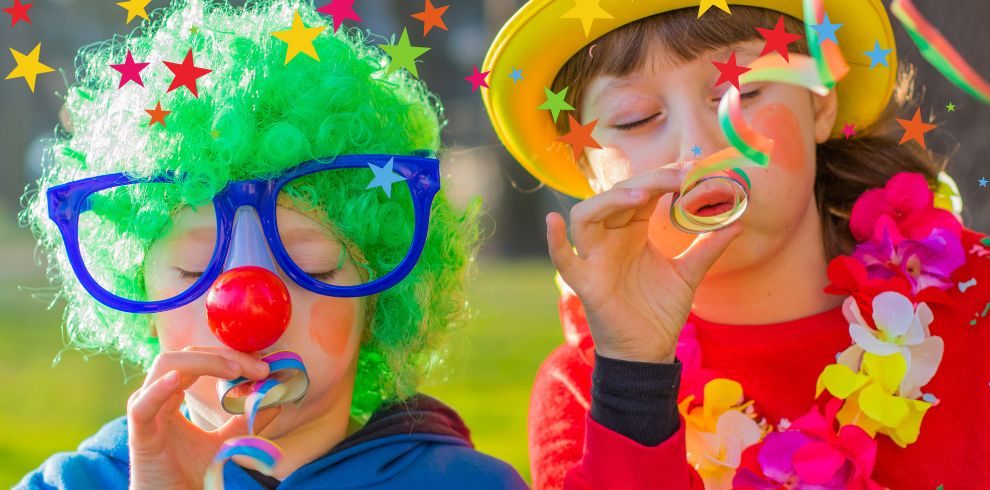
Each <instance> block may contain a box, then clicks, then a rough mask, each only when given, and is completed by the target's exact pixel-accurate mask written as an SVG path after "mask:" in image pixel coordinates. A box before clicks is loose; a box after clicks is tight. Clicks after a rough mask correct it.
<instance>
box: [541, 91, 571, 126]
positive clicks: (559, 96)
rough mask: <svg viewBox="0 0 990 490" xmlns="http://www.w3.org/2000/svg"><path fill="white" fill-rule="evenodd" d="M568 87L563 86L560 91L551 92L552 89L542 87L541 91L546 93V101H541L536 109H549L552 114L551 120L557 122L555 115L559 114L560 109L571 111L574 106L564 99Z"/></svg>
mask: <svg viewBox="0 0 990 490" xmlns="http://www.w3.org/2000/svg"><path fill="white" fill-rule="evenodd" d="M569 88H570V87H564V89H563V90H561V91H560V93H556V94H555V93H553V91H552V90H550V89H548V88H546V87H544V88H543V91H544V92H546V94H547V101H546V102H544V103H543V105H541V106H540V107H537V109H541V110H547V111H550V114H552V115H553V122H557V116H559V115H560V111H573V110H574V108H573V107H571V105H570V104H568V103H567V102H565V101H564V97H567V89H569Z"/></svg>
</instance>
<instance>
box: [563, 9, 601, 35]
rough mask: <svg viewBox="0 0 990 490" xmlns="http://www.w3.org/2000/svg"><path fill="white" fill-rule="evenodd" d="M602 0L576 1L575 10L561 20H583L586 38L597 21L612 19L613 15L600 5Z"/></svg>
mask: <svg viewBox="0 0 990 490" xmlns="http://www.w3.org/2000/svg"><path fill="white" fill-rule="evenodd" d="M599 2H601V0H574V8H572V9H570V10H568V11H567V12H565V13H564V15H561V16H560V18H561V19H581V28H583V29H584V37H588V34H590V33H591V24H592V23H593V22H595V19H612V18H613V17H612V14H610V13H608V12H606V11H605V9H603V8H602V7H601V5H599Z"/></svg>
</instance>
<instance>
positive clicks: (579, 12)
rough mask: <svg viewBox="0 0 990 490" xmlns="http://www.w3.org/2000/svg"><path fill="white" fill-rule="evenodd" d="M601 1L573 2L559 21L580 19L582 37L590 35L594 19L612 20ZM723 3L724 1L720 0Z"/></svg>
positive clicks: (583, 0) (581, 0) (577, 0)
mask: <svg viewBox="0 0 990 490" xmlns="http://www.w3.org/2000/svg"><path fill="white" fill-rule="evenodd" d="M600 1H601V0H574V8H572V9H570V10H568V11H567V13H565V14H564V15H561V16H560V18H561V19H581V27H582V28H584V37H588V34H590V33H591V24H592V22H594V21H595V19H612V18H613V17H612V14H610V13H608V12H606V11H605V9H603V8H602V7H601V5H599V2H600ZM722 1H723V2H724V1H725V0H722Z"/></svg>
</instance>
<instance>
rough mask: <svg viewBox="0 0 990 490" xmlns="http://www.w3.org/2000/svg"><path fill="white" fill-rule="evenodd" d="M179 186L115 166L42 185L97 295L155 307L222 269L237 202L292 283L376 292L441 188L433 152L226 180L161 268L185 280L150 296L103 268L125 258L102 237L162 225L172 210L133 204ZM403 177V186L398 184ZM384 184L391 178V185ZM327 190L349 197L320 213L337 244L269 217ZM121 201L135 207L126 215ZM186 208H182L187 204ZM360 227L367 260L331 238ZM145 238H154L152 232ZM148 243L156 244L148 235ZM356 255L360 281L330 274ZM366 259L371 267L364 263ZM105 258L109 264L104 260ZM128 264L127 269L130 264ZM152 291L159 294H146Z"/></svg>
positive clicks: (343, 293)
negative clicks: (158, 212) (174, 261)
mask: <svg viewBox="0 0 990 490" xmlns="http://www.w3.org/2000/svg"><path fill="white" fill-rule="evenodd" d="M179 183H180V181H179V179H178V178H177V177H176V176H175V175H174V174H173V173H170V172H169V173H165V174H163V175H161V176H158V177H154V178H149V179H139V178H133V177H129V176H127V175H124V174H121V173H118V174H110V175H103V176H99V177H92V178H87V179H83V180H79V181H75V182H70V183H66V184H62V185H58V186H55V187H52V188H50V189H48V192H47V196H48V215H49V217H50V218H51V219H52V221H54V222H55V224H56V225H57V226H58V229H59V231H60V233H61V235H62V239H63V241H64V242H65V248H66V252H67V254H68V258H69V262H70V264H71V265H72V268H73V270H74V271H75V273H76V276H77V277H78V278H79V281H80V283H81V284H82V285H83V287H84V288H85V289H86V291H87V292H89V293H90V294H91V295H92V296H93V297H94V298H96V300H98V301H100V302H101V303H103V304H105V305H107V306H109V307H111V308H114V309H117V310H121V311H126V312H131V313H156V312H161V311H166V310H170V309H174V308H178V307H180V306H183V305H186V304H188V303H190V302H192V301H194V300H195V299H196V298H198V297H200V296H201V295H202V294H203V293H205V292H206V291H207V290H208V289H209V288H210V286H211V285H212V284H213V282H214V281H215V280H216V278H217V277H218V276H219V275H220V274H221V273H222V272H223V270H224V264H225V263H226V262H227V259H228V251H229V249H230V245H231V242H232V236H233V225H234V222H235V215H236V213H237V212H238V210H239V209H241V208H242V207H243V206H247V207H249V208H254V210H255V211H256V212H257V215H258V217H260V225H261V229H262V230H263V232H264V236H265V240H266V241H267V245H268V247H269V248H270V250H271V254H272V255H273V256H274V259H275V261H276V262H277V263H278V265H279V266H280V267H281V269H282V271H283V272H284V273H285V274H286V275H287V276H288V277H289V278H290V279H292V280H293V281H294V282H295V283H296V284H298V285H300V286H302V287H303V288H305V289H307V290H309V291H312V292H314V293H317V294H321V295H326V296H337V297H356V296H367V295H371V294H375V293H379V292H381V291H384V290H386V289H388V288H390V287H392V286H394V285H395V284H397V283H398V282H399V281H401V280H402V279H403V278H404V277H406V276H407V275H408V274H409V272H410V271H411V270H412V269H413V267H414V266H415V265H416V262H417V261H418V260H419V257H420V255H421V254H422V251H423V246H424V244H425V242H426V237H427V230H428V228H429V219H430V209H431V206H432V202H433V198H434V196H435V195H436V193H437V191H438V190H439V189H440V170H439V161H438V160H437V159H436V158H435V156H434V155H433V154H432V152H416V153H415V154H414V155H413V156H402V155H344V156H339V157H337V158H335V159H333V160H330V161H310V162H306V163H303V164H300V165H298V166H296V167H293V168H291V169H289V170H287V171H286V172H284V173H282V174H281V175H279V176H278V177H276V178H273V179H267V180H266V179H258V180H243V181H234V182H230V183H229V184H228V185H227V186H226V187H225V188H224V189H223V190H222V191H220V192H219V193H217V194H216V195H215V196H214V197H213V199H212V207H213V210H214V212H213V213H212V214H213V215H214V216H207V217H206V218H204V217H203V216H198V218H199V225H201V226H199V227H198V228H197V227H196V226H192V225H190V226H189V227H187V228H188V229H187V230H185V231H184V233H185V232H188V233H186V235H184V236H187V237H188V238H184V239H183V243H184V245H183V247H184V248H182V249H181V253H177V254H174V256H176V257H180V258H181V259H182V260H186V261H187V262H188V265H185V264H178V265H177V266H175V267H172V268H169V269H168V270H169V271H174V272H175V274H176V281H182V280H184V281H186V282H185V283H180V286H179V287H172V288H171V289H168V290H167V291H163V292H159V293H157V294H155V295H151V294H150V293H149V292H148V291H144V290H141V291H140V292H135V287H134V286H133V284H134V283H135V282H136V280H135V278H134V277H129V278H122V277H121V276H120V274H119V273H118V271H114V270H113V265H112V264H114V263H116V262H119V259H120V257H122V256H126V247H127V245H126V243H107V241H108V240H110V239H112V238H111V237H117V239H119V240H125V239H126V238H127V237H134V236H138V235H140V234H141V233H144V234H145V235H148V234H149V232H148V231H147V230H148V229H149V225H148V221H149V219H150V220H151V221H155V219H158V220H160V221H165V222H166V223H165V226H168V224H169V223H171V221H172V220H173V218H174V217H175V216H174V215H168V216H154V217H150V218H149V217H148V216H143V215H141V213H140V211H139V210H140V209H142V208H141V206H140V203H141V202H142V200H147V199H158V198H162V196H165V195H167V191H162V190H161V189H160V188H161V187H173V188H175V187H176V186H177V184H179ZM403 183H404V184H405V185H401V184H403ZM393 184H400V185H398V186H394V187H393ZM327 193H344V195H345V197H346V199H347V200H348V201H349V202H348V203H347V206H343V207H345V208H348V210H346V211H341V210H338V209H335V208H334V207H332V206H331V207H330V208H331V209H324V210H322V211H321V212H323V216H324V217H326V218H328V221H329V223H330V226H329V228H332V229H333V233H328V236H334V237H337V238H338V239H337V240H324V241H325V242H326V243H331V244H333V243H336V244H337V248H336V249H333V246H332V245H331V246H330V248H331V249H327V248H326V246H324V247H322V248H321V247H320V246H315V245H314V244H319V243H322V242H320V241H319V240H315V239H314V238H313V236H314V233H313V232H312V229H308V230H307V229H301V230H300V229H287V227H288V226H289V225H287V224H284V223H280V222H279V221H280V219H281V218H279V217H278V216H279V215H278V214H277V209H278V207H279V206H280V203H282V202H283V201H282V199H283V198H284V197H291V196H296V197H299V196H303V198H304V200H307V199H308V200H309V201H312V200H314V199H315V200H317V201H319V199H320V196H321V195H322V196H325V195H326V194H327ZM121 202H123V203H124V205H123V206H122V205H121V204H120V203H121ZM128 206H131V207H132V208H133V209H134V210H136V211H134V212H133V213H129V212H128V210H129V209H130V208H129V207H128ZM325 207H326V206H325ZM185 209H186V211H188V209H189V207H188V206H187V207H186V208H185ZM200 211H202V209H201V210H200ZM369 213H370V214H369ZM196 219H197V216H195V215H193V217H192V218H191V219H190V220H186V221H190V222H192V223H194V224H195V223H196ZM286 221H289V220H286ZM129 226H133V229H129V228H128V227H129ZM122 228H123V229H122ZM329 228H328V229H329ZM366 228H367V229H370V230H373V231H371V232H369V233H370V234H371V235H372V238H371V239H370V240H371V242H370V243H373V244H374V247H375V248H376V249H377V248H381V249H382V252H381V255H383V257H373V258H374V259H376V260H368V259H371V258H372V257H367V255H369V254H375V253H379V252H378V251H377V250H359V251H356V252H354V251H352V250H349V249H348V248H347V246H345V244H344V242H346V240H345V239H340V238H346V236H347V235H348V233H349V232H352V233H353V232H354V230H355V229H360V230H362V231H365V229H366ZM152 229H153V227H152ZM111 230H112V231H111ZM204 230H205V231H204ZM176 233H178V231H176ZM283 235H285V236H283ZM376 237H377V238H376ZM145 238H146V239H148V240H149V241H154V240H158V239H159V238H160V237H156V236H147V237H145ZM125 241H126V240H125ZM160 241H161V245H160V246H161V247H163V248H165V249H167V248H168V247H169V246H171V245H170V244H171V243H172V242H173V241H177V240H172V239H171V238H169V239H162V240H160ZM155 244H156V245H155V246H158V245H159V244H158V242H157V241H156V242H155ZM121 247H123V248H121ZM121 250H124V252H121ZM190 250H192V251H198V252H199V253H191V252H190ZM355 254H358V255H360V258H359V259H358V260H355V263H360V265H361V267H364V269H365V270H364V271H363V273H362V274H361V277H362V279H361V280H357V281H353V280H352V281H343V280H339V279H340V278H339V276H338V277H337V278H335V277H334V274H335V273H336V272H337V271H339V270H341V266H342V264H343V263H344V257H345V256H348V257H351V258H352V260H354V259H353V257H354V255H355ZM196 257H200V258H199V259H197V258H196ZM207 257H208V259H207ZM196 260H199V263H198V264H194V263H193V262H196ZM372 262H373V263H374V264H376V265H377V269H376V268H375V267H373V266H370V265H368V264H369V263H372ZM107 264H111V265H110V266H109V267H108V265H107ZM383 264H384V266H383ZM328 265H329V267H328ZM131 267H132V268H135V266H134V264H131ZM121 268H123V265H122V266H121ZM314 268H315V269H330V270H329V271H326V272H322V273H321V272H318V271H313V270H310V271H307V270H304V269H314ZM108 269H109V270H108ZM186 269H188V270H186ZM197 269H198V270H197ZM376 270H377V271H378V274H377V277H375V276H376V274H375V271H376ZM143 274H144V273H141V275H142V276H143ZM131 276H133V273H131ZM142 280H144V281H145V284H147V281H146V280H145V279H142ZM173 282H174V281H173ZM137 289H142V288H137ZM159 297H161V298H164V299H155V298H159Z"/></svg>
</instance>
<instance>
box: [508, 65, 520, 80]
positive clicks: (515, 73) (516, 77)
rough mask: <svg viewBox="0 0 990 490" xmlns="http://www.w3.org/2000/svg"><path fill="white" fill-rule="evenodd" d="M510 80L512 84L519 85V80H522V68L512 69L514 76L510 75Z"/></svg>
mask: <svg viewBox="0 0 990 490" xmlns="http://www.w3.org/2000/svg"><path fill="white" fill-rule="evenodd" d="M509 78H511V79H512V83H518V82H519V80H522V69H521V68H513V69H512V74H511V75H509Z"/></svg>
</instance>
